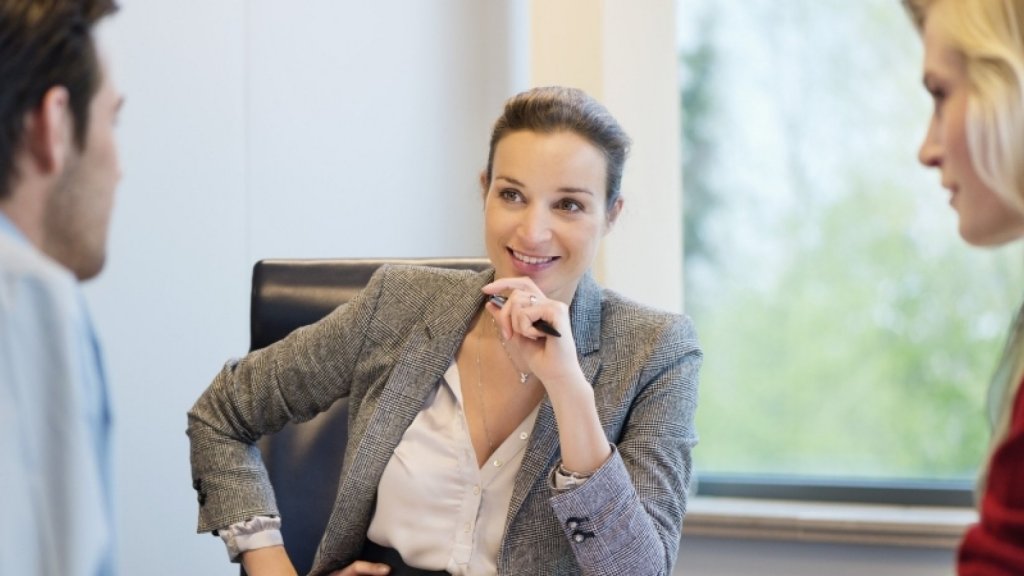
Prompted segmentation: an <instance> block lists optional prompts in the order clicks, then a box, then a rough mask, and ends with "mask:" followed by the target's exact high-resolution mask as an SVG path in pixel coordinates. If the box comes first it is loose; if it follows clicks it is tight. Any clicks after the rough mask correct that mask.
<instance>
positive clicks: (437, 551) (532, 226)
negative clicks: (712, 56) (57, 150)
mask: <svg viewBox="0 0 1024 576" xmlns="http://www.w3.org/2000/svg"><path fill="white" fill-rule="evenodd" d="M628 146H629V139H628V137H627V136H626V134H625V133H624V132H623V130H622V129H621V127H620V126H619V125H618V123H617V122H616V121H615V120H614V118H612V117H611V115H610V114H609V113H608V112H607V110H605V109H604V107H602V106H601V105H600V104H598V103H597V102H596V101H595V100H593V99H591V98H590V97H589V96H587V95H586V94H584V93H582V92H580V91H578V90H574V89H568V88H540V89H534V90H531V91H528V92H524V93H522V94H519V95H517V96H515V97H513V98H512V99H510V100H509V101H508V102H507V103H506V106H505V110H504V114H503V115H502V116H501V117H500V118H499V119H498V121H497V123H496V124H495V127H494V132H493V134H492V137H491V143H490V154H489V157H488V163H487V168H486V170H485V171H484V173H483V174H482V175H481V185H482V188H483V194H484V208H485V209H484V216H485V235H486V246H487V253H488V257H489V259H490V260H491V263H492V264H493V269H491V270H488V271H485V272H482V273H474V272H465V271H451V270H436V269H425V268H418V267H384V268H382V269H381V270H380V271H379V272H378V273H377V274H376V275H375V276H374V277H373V279H372V280H371V281H370V283H369V284H368V286H367V287H366V289H365V290H364V291H363V292H362V293H361V294H360V295H359V296H358V297H356V298H355V299H354V300H353V301H352V302H350V303H348V304H347V305H344V306H342V307H340V308H338V309H337V310H336V311H335V312H333V313H332V314H330V315H329V316H328V317H326V318H325V319H323V320H322V321H320V322H319V323H317V324H314V325H312V326H308V327H306V328H302V329H300V330H297V331H296V332H294V333H293V334H291V335H290V336H289V337H287V338H286V339H284V340H282V341H281V342H279V343H277V344H275V345H272V346H270V347H268V348H265V349H263V350H259V351H256V352H253V353H251V354H249V355H248V356H246V357H245V358H244V359H242V360H240V361H237V362H231V363H229V364H228V365H227V366H225V368H224V370H223V371H222V372H221V373H220V374H219V375H218V376H217V377H216V379H215V380H214V381H213V383H212V384H211V385H210V387H209V389H208V390H207V391H206V392H205V393H204V394H203V395H202V397H200V399H199V400H198V401H197V402H196V405H195V406H194V407H193V409H192V410H191V411H190V412H189V428H188V433H189V436H190V438H191V442H192V475H193V481H194V486H196V487H197V490H199V491H200V514H199V530H200V531H213V530H217V531H218V533H219V534H220V535H221V537H222V538H224V540H225V542H226V543H227V545H228V548H229V553H230V554H231V555H232V557H233V558H235V559H236V560H240V561H242V562H243V564H244V565H245V567H246V570H247V571H248V573H249V574H250V575H251V576H259V575H261V574H294V573H295V570H294V568H292V566H291V563H290V562H289V561H288V558H287V555H286V554H285V553H284V548H283V547H282V546H281V541H280V533H279V531H278V530H277V528H278V527H279V525H280V524H279V522H280V520H279V519H278V518H277V517H276V516H277V510H276V507H275V504H274V497H273V491H272V488H271V486H270V484H269V482H268V481H267V477H266V472H265V470H264V468H263V464H262V462H261V460H260V456H259V451H258V450H257V449H256V448H255V447H254V446H253V442H255V440H256V439H258V438H259V437H260V436H261V435H263V434H265V433H269V432H273V431H276V430H278V429H280V428H281V427H282V426H283V425H284V424H286V423H287V422H289V421H292V422H296V421H304V420H308V419H310V418H312V417H313V416H315V415H316V414H318V413H320V412H322V411H324V410H326V409H327V408H328V407H329V406H330V405H331V404H332V403H333V402H334V401H336V400H337V399H339V398H343V397H347V398H348V399H349V403H350V432H351V433H350V436H349V440H348V446H347V450H346V455H345V461H344V464H343V468H342V473H341V474H342V476H341V480H340V484H339V488H338V495H337V499H336V501H335V504H334V507H333V511H332V514H331V518H330V521H329V523H328V527H327V529H326V531H325V533H324V535H323V539H322V540H321V543H320V548H319V551H318V553H317V559H316V562H315V566H314V568H313V571H312V574H316V575H324V574H331V575H339V576H349V575H355V574H385V573H387V569H388V568H387V566H390V568H391V570H392V573H393V574H395V573H410V574H444V573H451V574H466V575H470V574H474V575H475V574H523V575H527V574H529V575H536V574H615V575H620V574H669V573H670V572H671V571H672V566H673V564H674V562H675V558H676V552H677V549H678V545H679V537H680V530H681V527H682V520H683V515H684V512H685V506H686V490H687V487H688V484H689V480H690V450H691V448H692V447H693V445H694V444H695V443H696V433H695V431H694V426H693V415H694V410H695V408H696V402H697V374H698V370H699V367H700V363H701V352H700V349H699V347H698V344H697V339H696V335H695V333H694V329H693V326H692V324H691V323H690V321H689V320H688V319H687V318H685V317H682V316H679V315H674V314H668V313H665V312H660V311H657V310H653V309H650V308H647V307H644V306H642V305H639V304H637V303H634V302H631V301H629V300H627V299H625V298H623V297H621V296H619V295H617V294H615V293H614V292H611V291H609V290H605V289H602V288H601V287H599V286H598V285H597V284H596V283H595V282H594V281H593V279H592V278H591V276H590V274H589V272H588V270H589V268H590V266H591V264H592V262H593V260H594V257H595V254H596V252H597V249H598V245H599V242H600V240H601V238H602V237H603V236H604V235H605V234H606V233H607V232H608V231H609V230H610V228H611V227H612V225H613V224H614V222H615V220H616V218H617V217H618V215H619V213H620V211H621V209H622V203H623V200H622V198H621V196H620V190H619V187H620V183H621V179H622V168H623V164H624V162H625V158H626V154H627V149H628ZM494 296H498V297H499V298H493V297H494ZM324 505H325V506H326V505H328V503H326V502H325V503H324ZM284 521H287V519H284Z"/></svg>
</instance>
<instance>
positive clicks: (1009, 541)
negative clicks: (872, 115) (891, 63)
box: [904, 0, 1024, 576]
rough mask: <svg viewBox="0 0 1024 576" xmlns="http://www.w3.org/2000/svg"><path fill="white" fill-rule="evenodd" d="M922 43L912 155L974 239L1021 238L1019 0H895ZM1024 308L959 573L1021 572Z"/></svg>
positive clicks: (1022, 4) (1023, 118)
mask: <svg viewBox="0 0 1024 576" xmlns="http://www.w3.org/2000/svg"><path fill="white" fill-rule="evenodd" d="M904 4H905V5H906V7H907V9H908V11H909V13H910V15H911V17H912V18H913V20H914V23H915V24H916V25H917V28H918V30H919V31H920V32H921V36H922V38H923V40H924V53H925V55H924V85H925V88H926V89H927V90H928V92H929V93H930V94H931V95H932V98H933V100H934V112H933V114H932V118H931V123H930V125H929V127H928V134H927V135H926V137H925V140H924V142H923V143H922V144H921V150H920V161H921V163H922V164H924V165H925V166H928V167H931V168H935V169H936V170H938V171H939V172H940V173H941V175H942V186H943V187H944V188H946V189H947V190H949V192H950V197H949V202H950V205H952V207H953V209H954V210H956V212H957V215H958V217H959V229H960V235H961V236H962V237H963V239H964V240H965V241H967V242H968V243H969V244H971V245H974V246H997V245H1001V244H1006V243H1008V242H1012V241H1015V240H1018V239H1020V238H1021V237H1022V236H1024V36H1022V32H1024V0H904ZM1022 333H1024V313H1018V317H1017V319H1016V321H1015V322H1014V324H1013V329H1012V332H1011V334H1010V337H1009V339H1008V341H1007V344H1006V348H1005V350H1004V352H1003V358H1002V361H1001V362H1000V366H999V369H998V370H997V372H996V375H995V377H994V379H993V382H992V387H991V391H990V394H989V404H990V415H991V420H992V427H993V436H992V447H991V451H990V454H989V458H988V462H987V465H986V466H985V467H984V468H983V472H982V474H981V478H980V481H979V485H978V486H979V494H978V497H979V498H978V501H979V512H980V519H979V522H978V523H977V524H975V525H973V526H971V528H970V529H969V530H968V532H967V534H966V535H965V537H964V540H963V542H962V543H961V545H960V550H959V554H958V560H957V571H958V573H959V574H961V575H986V576H988V575H1004V574H1005V575H1011V574H1012V575H1021V574H1024V395H1022V394H1021V393H1020V388H1021V379H1022V376H1024V365H1022V364H1024V363H1022V357H1024V354H1022V346H1024V340H1022V338H1021V337H1022Z"/></svg>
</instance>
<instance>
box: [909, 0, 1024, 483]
mask: <svg viewBox="0 0 1024 576" xmlns="http://www.w3.org/2000/svg"><path fill="white" fill-rule="evenodd" d="M903 4H904V6H905V7H906V8H907V11H908V12H909V14H910V16H911V18H912V19H913V21H914V24H915V25H916V26H917V28H918V30H919V31H923V29H924V27H925V23H926V22H927V23H929V25H932V26H937V27H938V28H939V29H940V30H941V31H942V32H943V33H944V34H945V35H946V37H948V38H949V40H950V42H951V43H952V44H953V47H954V49H956V50H957V51H958V52H960V54H961V55H962V56H963V58H964V64H965V68H966V71H967V81H968V84H969V87H970V94H969V96H968V102H967V118H966V131H967V148H968V150H969V152H970V155H971V162H972V164H973V165H974V169H975V170H976V171H977V173H978V176H979V177H980V178H981V180H982V182H984V183H985V185H986V186H988V187H989V188H991V189H992V190H993V191H994V192H995V193H996V194H998V195H999V197H1000V198H1002V199H1003V201H1005V202H1006V203H1007V205H1009V206H1010V207H1012V208H1013V209H1015V210H1017V211H1019V212H1021V213H1024V37H1022V36H1021V32H1022V30H1024V0H903ZM1022 348H1024V309H1022V310H1021V311H1020V312H1018V314H1017V317H1016V319H1015V321H1014V323H1013V327H1012V329H1011V331H1010V336H1009V338H1008V339H1007V341H1006V346H1005V348H1004V349H1003V355H1002V358H1001V360H1000V362H999V367H998V368H997V370H996V373H995V374H994V375H993V378H992V384H991V387H990V389H989V396H988V401H989V419H990V422H991V424H992V443H991V445H990V448H989V456H990V459H991V453H992V451H994V450H995V448H996V447H997V446H998V445H999V443H1000V442H1001V441H1002V440H1003V438H1004V437H1005V436H1006V434H1007V433H1008V431H1009V427H1010V417H1011V415H1012V413H1013V399H1014V398H1015V397H1016V393H1017V390H1018V389H1019V387H1020V382H1021V379H1022V378H1024V349H1022ZM986 478H987V471H983V472H982V474H981V477H980V479H979V487H984V485H985V483H986Z"/></svg>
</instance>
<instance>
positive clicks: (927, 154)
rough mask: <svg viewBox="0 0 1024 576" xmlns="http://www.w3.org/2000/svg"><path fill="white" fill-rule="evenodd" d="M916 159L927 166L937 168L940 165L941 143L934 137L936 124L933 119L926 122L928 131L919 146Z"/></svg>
mask: <svg viewBox="0 0 1024 576" xmlns="http://www.w3.org/2000/svg"><path fill="white" fill-rule="evenodd" d="M917 160H918V161H919V162H920V163H921V164H924V165H925V166H927V167H929V168H938V167H939V166H941V165H942V145H941V144H940V143H939V141H938V138H937V137H936V126H935V121H934V120H933V121H932V122H931V123H930V124H928V132H927V133H926V134H925V136H924V141H923V142H921V148H920V149H918V151H917Z"/></svg>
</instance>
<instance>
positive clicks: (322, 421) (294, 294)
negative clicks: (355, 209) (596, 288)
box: [242, 258, 490, 575]
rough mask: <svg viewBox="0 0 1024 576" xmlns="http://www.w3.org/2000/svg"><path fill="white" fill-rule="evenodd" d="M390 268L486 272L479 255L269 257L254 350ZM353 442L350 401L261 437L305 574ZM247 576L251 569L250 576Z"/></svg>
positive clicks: (258, 283) (257, 303)
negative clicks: (383, 267)
mask: <svg viewBox="0 0 1024 576" xmlns="http://www.w3.org/2000/svg"><path fill="white" fill-rule="evenodd" d="M383 264H417V265H421V266H437V267H443V268H459V269H468V270H483V269H485V268H487V267H488V266H490V262H488V261H487V260H484V259H479V258H454V259H453V258H434V259H374V260H369V259H355V260H341V259H337V260H334V259H331V260H261V261H259V262H257V263H256V265H255V266H254V267H253V273H252V308H251V311H250V320H249V322H250V335H251V340H250V350H257V349H259V348H263V347H265V346H268V345H270V344H273V343H274V342H276V341H278V340H280V339H281V338H284V337H285V336H287V335H288V334H289V333H291V331H292V330H295V329H296V328H299V327H301V326H305V325H307V324H312V323H314V322H316V321H317V320H319V319H321V318H323V317H324V316H326V315H327V314H328V313H330V312H331V311H332V310H334V309H335V308H337V307H338V306H339V305H341V304H344V303H346V302H348V301H349V300H351V299H352V297H353V296H355V295H356V294H357V293H358V292H359V291H360V290H362V288H363V287H364V286H365V285H366V283H367V282H368V281H369V280H370V276H372V275H373V273H374V271H376V270H377V268H379V267H380V266H381V265H383ZM347 439H348V402H347V401H345V400H341V401H338V402H336V403H335V404H334V405H333V406H331V408H330V409H329V410H328V411H326V412H324V413H322V414H320V415H319V416H317V417H315V418H313V419H312V420H310V421H308V422H304V423H302V424H298V425H288V426H285V427H284V428H283V429H282V430H281V431H279V432H277V433H276V434H271V435H268V436H265V437H264V438H263V439H261V440H260V442H259V446H260V450H261V451H262V452H263V461H264V463H265V464H266V466H267V472H268V473H269V475H270V482H271V483H272V484H273V485H274V493H275V495H276V496H277V507H278V510H279V511H280V512H281V518H282V524H281V533H282V535H283V537H284V542H285V548H286V549H287V551H288V555H289V556H290V557H291V560H292V562H293V563H294V564H295V568H296V569H297V570H298V571H299V574H306V573H308V572H309V570H310V569H311V568H312V566H313V557H314V556H315V555H316V548H317V545H318V544H319V543H320V538H321V536H322V535H323V532H324V529H325V528H326V526H327V520H328V519H329V517H330V513H331V506H332V505H333V503H334V497H335V494H336V492H337V490H338V479H339V476H340V473H341V463H342V460H344V457H345V443H346V441H347ZM242 574H243V575H244V574H245V571H244V570H243V571H242Z"/></svg>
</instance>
